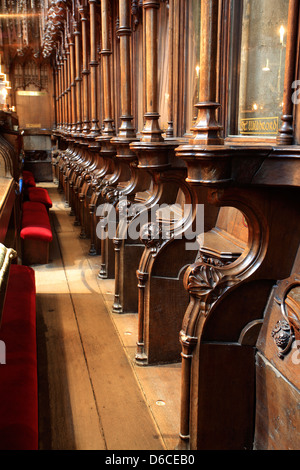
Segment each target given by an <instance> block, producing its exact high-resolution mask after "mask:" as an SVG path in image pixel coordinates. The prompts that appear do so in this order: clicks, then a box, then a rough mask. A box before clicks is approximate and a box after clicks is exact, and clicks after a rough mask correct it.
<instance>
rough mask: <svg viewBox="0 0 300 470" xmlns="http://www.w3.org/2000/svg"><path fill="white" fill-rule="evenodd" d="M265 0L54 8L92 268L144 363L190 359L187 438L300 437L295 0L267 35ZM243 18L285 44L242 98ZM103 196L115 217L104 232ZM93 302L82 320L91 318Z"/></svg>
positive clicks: (75, 183)
mask: <svg viewBox="0 0 300 470" xmlns="http://www.w3.org/2000/svg"><path fill="white" fill-rule="evenodd" d="M258 3H259V2H254V1H253V2H231V1H229V0H224V1H222V2H220V1H219V0H202V1H201V2H197V1H194V0H184V1H179V0H169V1H166V0H141V1H130V0H119V1H118V2H115V1H112V0H102V1H101V2H100V1H99V0H78V1H76V2H51V3H50V4H49V5H48V8H45V10H44V12H43V14H42V18H43V21H44V31H45V35H44V40H43V41H42V42H41V52H42V55H41V57H43V58H44V59H45V61H46V62H47V64H48V65H49V63H50V64H51V65H53V73H52V71H51V74H49V77H50V79H49V80H52V78H53V77H54V78H53V79H54V85H55V86H54V87H53V90H55V94H56V96H55V97H54V105H55V113H54V114H55V116H56V123H55V127H54V129H53V135H52V144H53V146H54V152H53V155H55V158H53V163H54V166H53V171H54V174H55V176H56V181H57V182H58V191H59V194H60V195H61V196H62V197H63V198H64V201H65V208H64V209H65V212H66V213H67V212H68V213H69V215H70V218H69V223H70V224H71V226H72V227H74V233H73V235H74V234H75V233H76V237H79V240H77V238H76V242H78V243H82V246H84V247H85V249H86V253H85V254H86V255H87V256H91V258H90V260H92V261H91V262H94V263H95V266H97V269H96V271H97V273H96V274H95V273H94V274H95V278H97V279H98V280H99V282H107V283H110V285H111V286H113V288H112V296H113V299H111V300H112V302H111V305H110V308H111V309H112V315H115V316H116V317H115V318H116V323H118V324H123V322H125V320H126V317H127V315H129V316H130V318H131V320H133V319H134V322H135V341H134V343H131V358H132V361H134V366H135V367H137V368H139V369H140V372H139V373H140V374H143V373H145V372H142V370H147V369H151V368H149V367H147V366H150V365H151V366H152V367H158V366H159V367H167V366H166V365H167V364H174V367H178V366H180V373H181V378H180V380H178V383H177V387H178V388H180V404H178V407H177V417H180V424H179V423H178V435H179V439H178V443H177V447H178V448H179V449H180V450H202V449H235V450H237V449H252V448H257V449H277V448H280V449H281V448H289V447H291V448H296V447H297V441H298V437H299V436H298V432H297V429H298V427H299V416H298V411H297V401H298V394H297V390H298V388H299V387H298V377H297V372H296V371H297V367H296V364H294V363H293V358H294V359H295V357H296V355H295V352H297V351H298V350H296V348H295V346H296V345H297V340H298V338H299V339H300V328H299V321H300V320H299V305H298V304H299V296H298V294H297V292H298V291H297V288H298V283H299V281H298V277H297V276H298V273H299V266H300V264H299V259H300V254H299V253H300V251H299V207H298V206H299V203H298V201H299V187H300V171H299V155H300V153H299V149H300V147H299V144H300V140H299V135H300V134H299V131H300V126H299V111H298V107H297V104H295V102H293V100H294V97H295V94H294V92H295V93H296V96H298V90H296V89H295V88H294V87H295V84H296V85H297V86H298V84H297V82H295V83H294V81H295V80H297V78H298V75H299V47H298V46H299V1H298V0H290V1H289V3H288V5H286V10H285V13H286V15H288V19H287V22H285V21H286V18H283V17H282V28H284V29H283V30H282V29H281V33H280V34H282V37H281V38H280V43H279V44H277V42H278V41H277V40H274V44H272V45H271V44H269V43H268V41H269V40H268V41H267V39H266V38H265V35H266V34H267V27H265V30H262V31H260V30H259V25H258V22H257V21H256V22H255V28H254V29H251V28H250V29H249V28H248V26H247V25H248V23H247V22H248V21H249V15H248V14H249V12H251V15H252V14H253V15H254V16H253V18H255V15H257V14H258ZM261 3H264V4H265V1H264V0H262V2H261ZM250 4H251V5H250ZM282 5H283V4H282ZM250 6H251V8H250ZM287 7H288V8H287ZM249 8H250V10H249ZM261 14H262V15H265V13H261ZM275 16H276V15H275V12H274V15H271V14H270V21H268V27H270V31H271V29H272V34H273V33H274V31H275V30H276V31H275V33H274V37H276V35H278V32H277V26H278V25H279V23H278V21H279V19H275ZM273 20H274V21H273ZM280 21H281V17H280ZM273 23H274V24H273ZM277 23H278V24H277ZM16 24H17V23H16ZM262 24H263V23H262ZM280 24H281V23H280ZM256 28H257V29H256ZM262 29H264V28H262ZM273 30H274V31H273ZM244 33H245V34H246V35H248V36H247V37H249V41H250V42H249V44H251V47H252V46H253V44H252V42H251V41H252V40H253V42H255V47H256V46H257V45H259V49H260V53H261V51H262V50H264V49H263V48H264V47H269V48H273V49H274V54H275V55H274V57H275V56H276V57H277V55H278V57H279V55H280V57H281V61H280V64H277V65H278V66H279V65H280V69H279V71H278V74H277V76H276V80H275V78H274V77H275V75H272V73H273V72H274V70H272V73H271V68H274V67H275V62H276V61H274V64H273V63H272V67H269V70H268V68H266V70H265V72H266V74H267V73H269V74H268V75H264V77H267V79H266V80H265V82H264V81H263V80H260V82H262V83H259V84H257V87H256V88H257V89H258V88H259V90H260V93H262V95H258V97H259V99H260V98H261V101H262V102H261V103H258V98H257V100H256V98H255V99H254V96H253V97H252V96H250V94H249V97H248V98H249V100H248V101H249V103H248V104H247V106H248V105H249V106H248V108H247V107H246V106H244V103H243V105H242V101H241V97H242V96H243V93H244V91H245V87H246V83H243V82H242V81H243V80H244V81H245V79H244V78H243V77H244V75H243V70H244V65H245V64H244V62H243V61H244V59H245V55H244V53H245V54H246V55H247V51H246V50H243V46H244V42H243V34H244ZM257 35H261V36H259V38H258V39H259V40H258V42H257V43H256V40H257V37H258V36H257ZM283 38H284V40H283ZM259 41H260V42H259ZM276 41H277V42H276ZM267 44H268V45H267ZM266 45H267V46H266ZM253 47H254V46H253ZM273 49H272V50H273ZM251 50H252V49H251ZM22 51H23V52H24V50H23V48H22ZM267 51H268V52H267ZM248 52H249V51H248ZM268 53H269V49H267V50H266V53H265V56H266V57H263V59H265V58H266V59H269V56H268V57H267V55H268ZM24 54H25V52H24ZM26 54H28V55H26ZM26 54H25V55H24V57H29V56H30V54H31V53H29V52H28V51H27V52H26ZM276 54H277V55H276ZM17 56H18V54H16V55H13V57H14V61H16V63H19V62H18V61H20V60H21V59H20V57H19V58H18V57H17ZM258 56H259V53H258ZM44 59H43V60H44ZM283 59H285V74H284V86H283V67H282V66H283ZM5 60H7V56H6V59H5ZM276 60H277V59H276ZM49 61H50V62H49ZM39 64H40V65H41V64H42V62H39ZM262 65H264V64H262V63H259V65H257V66H255V67H257V72H258V69H259V71H261V69H262V67H261V66H262ZM248 67H249V69H248V72H249V73H250V72H254V71H255V70H254V69H253V67H254V66H253V65H252V64H250V62H249V64H248ZM251 67H252V69H251ZM41 70H42V69H41ZM249 77H250V75H249ZM271 77H273V79H272V78H271ZM281 79H282V80H281ZM272 80H273V81H272ZM250 81H251V79H250V78H248V82H249V83H250ZM275 82H276V83H275ZM251 83H252V82H251ZM281 84H282V88H283V89H282V90H281V88H280V87H281ZM51 86H52V84H51ZM268 87H269V88H268ZM50 88H51V87H50ZM51 89H52V88H51ZM272 89H273V90H275V89H276V90H277V94H276V100H275V98H274V100H275V101H276V103H275V104H276V106H277V105H278V106H277V108H276V109H277V111H278V113H279V114H282V118H281V119H282V123H280V124H279V126H278V129H279V130H278V132H277V127H276V130H275V131H274V132H273V133H272V134H271V133H270V134H266V135H260V134H257V135H253V136H252V135H244V134H243V135H242V134H239V132H240V129H239V117H241V116H242V113H243V112H245V115H247V116H248V115H249V116H250V117H249V119H252V118H251V116H254V109H255V107H256V108H258V104H259V105H261V107H260V108H259V109H260V110H261V111H262V112H263V109H264V108H263V105H264V102H263V99H264V97H265V95H264V93H265V94H267V93H268V94H269V93H271V91H272ZM274 96H275V95H274ZM250 98H251V99H250ZM255 100H256V101H257V103H256V102H255V103H254V101H255ZM246 101H247V100H246ZM273 104H274V103H273ZM243 106H244V107H245V109H244V108H243ZM246 108H247V109H246ZM250 108H251V109H250ZM272 109H273V108H272ZM274 109H275V108H274ZM277 111H276V112H277ZM44 112H46V111H45V109H43V111H42V113H44ZM247 113H248V114H247ZM279 114H278V115H277V117H276V118H274V119H275V121H276V122H277V120H279V121H280V117H279ZM4 137H5V136H4ZM5 138H6V137H5ZM14 138H15V136H12V135H11V137H10V140H9V139H7V140H9V142H10V144H11V143H12V142H13V141H14ZM16 143H17V142H15V144H16ZM0 144H1V141H0ZM0 146H1V145H0ZM2 147H3V148H4V150H3V152H2V153H1V155H2V156H3V160H4V163H5V164H4V166H3V176H7V174H8V173H10V172H11V168H12V167H13V166H12V165H11V159H10V158H8V157H7V154H6V149H7V147H5V145H4V144H3V145H2ZM4 191H5V190H4ZM8 192H9V191H8ZM5 194H8V193H6V192H4V199H5ZM10 194H12V192H11V193H10ZM8 199H9V198H8ZM159 205H160V206H161V205H164V209H163V211H162V212H160V211H159V210H158V209H157V208H158V206H159ZM108 207H109V208H112V209H113V211H115V212H114V213H115V214H116V231H115V233H114V236H111V237H107V238H104V237H102V238H101V237H98V234H99V232H98V233H97V227H98V228H99V223H100V222H101V223H103V222H104V221H105V211H106V210H107V208H108ZM183 208H185V209H186V210H185V211H183ZM200 208H204V210H203V212H202V213H201V224H198V222H199V213H198V211H199V210H200ZM168 210H171V211H172V214H173V215H172V218H171V224H170V227H169V232H168V235H169V237H165V236H164V235H165V234H164V229H165V228H166V225H167V222H168V220H167V216H166V214H167V212H168ZM153 214H154V215H153ZM124 215H126V217H127V219H126V221H125V222H124V217H123V216H124ZM3 220H7V218H5V217H4V219H3ZM5 225H7V224H4V227H5ZM134 230H135V232H134ZM135 235H137V236H135ZM74 236H75V235H74ZM191 242H193V243H194V244H193V248H192V249H188V245H187V244H188V243H191ZM62 245H63V247H64V249H65V250H66V253H67V255H66V256H67V259H68V261H70V260H73V261H74V259H75V254H74V255H73V258H72V253H71V248H70V247H69V246H67V244H66V243H65V242H64V240H62ZM77 261H78V260H77ZM77 261H76V262H77ZM71 262H72V261H70V263H71ZM74 262H75V261H74ZM95 280H96V279H94V281H95ZM76 302H78V305H79V304H80V305H81V303H82V302H83V298H81V297H80V296H78V297H76ZM90 305H91V306H90V307H89V310H90V312H92V313H90V315H91V317H89V318H87V315H86V313H83V316H82V325H84V328H87V329H90V330H91V331H92V329H93V322H94V321H96V319H95V315H96V313H95V311H94V310H96V309H97V306H96V300H95V299H94V298H93V299H92V300H91V304H90ZM101 311H102V310H101ZM97 331H98V330H97ZM99 336H100V333H99ZM110 348H111V350H112V351H115V350H114V348H113V346H111V345H110ZM119 353H120V351H118V352H116V354H119ZM162 364H164V366H162ZM140 366H143V367H140ZM113 367H115V362H114V358H112V359H111V370H112V369H113ZM108 369H109V368H107V370H105V373H106V374H109V373H110V371H109V370H108ZM115 374H116V375H117V374H118V372H117V371H116V372H115ZM112 375H113V381H114V384H115V381H116V375H114V372H113V371H112ZM95 381H96V382H95V383H97V384H99V383H100V379H99V377H97V378H95ZM266 410H267V413H266ZM110 411H111V410H110ZM119 412H120V413H121V410H119ZM280 426H281V427H280ZM278 429H280V431H281V432H280V433H279V431H278ZM292 429H296V431H292Z"/></svg>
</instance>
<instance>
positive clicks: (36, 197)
mask: <svg viewBox="0 0 300 470" xmlns="http://www.w3.org/2000/svg"><path fill="white" fill-rule="evenodd" d="M28 197H29V201H32V202H41V203H42V204H45V205H46V206H47V207H52V201H51V199H50V196H49V194H48V191H47V189H45V188H28Z"/></svg>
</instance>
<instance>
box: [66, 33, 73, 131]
mask: <svg viewBox="0 0 300 470" xmlns="http://www.w3.org/2000/svg"><path fill="white" fill-rule="evenodd" d="M66 48H67V52H66V55H67V108H68V126H67V132H68V134H70V133H71V130H72V102H71V59H70V46H69V44H68V41H66Z"/></svg>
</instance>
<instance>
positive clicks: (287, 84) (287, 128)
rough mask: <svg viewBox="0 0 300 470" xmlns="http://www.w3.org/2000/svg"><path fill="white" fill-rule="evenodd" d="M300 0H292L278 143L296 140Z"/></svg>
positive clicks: (289, 142) (284, 143)
mask: <svg viewBox="0 0 300 470" xmlns="http://www.w3.org/2000/svg"><path fill="white" fill-rule="evenodd" d="M298 21H299V0H290V2H289V12H288V27H287V40H286V60H285V76H284V92H283V108H282V117H281V120H282V126H281V128H280V129H279V132H278V135H277V144H278V145H291V144H292V143H293V140H294V129H293V108H294V103H293V100H292V94H293V89H292V83H293V81H294V80H295V72H296V57H297V44H298Z"/></svg>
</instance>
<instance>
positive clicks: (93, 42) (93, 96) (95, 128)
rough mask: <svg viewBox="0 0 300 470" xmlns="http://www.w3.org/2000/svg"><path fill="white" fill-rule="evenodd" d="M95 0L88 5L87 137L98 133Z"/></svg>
mask: <svg viewBox="0 0 300 470" xmlns="http://www.w3.org/2000/svg"><path fill="white" fill-rule="evenodd" d="M95 4H96V0H89V5H90V44H91V60H90V68H91V81H90V85H91V86H90V90H91V91H90V98H91V130H90V134H89V137H93V138H94V137H97V136H98V135H99V134H100V129H99V126H98V122H99V120H98V116H97V68H98V61H97V51H96V44H97V42H96V16H95V8H96V5H95Z"/></svg>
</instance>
